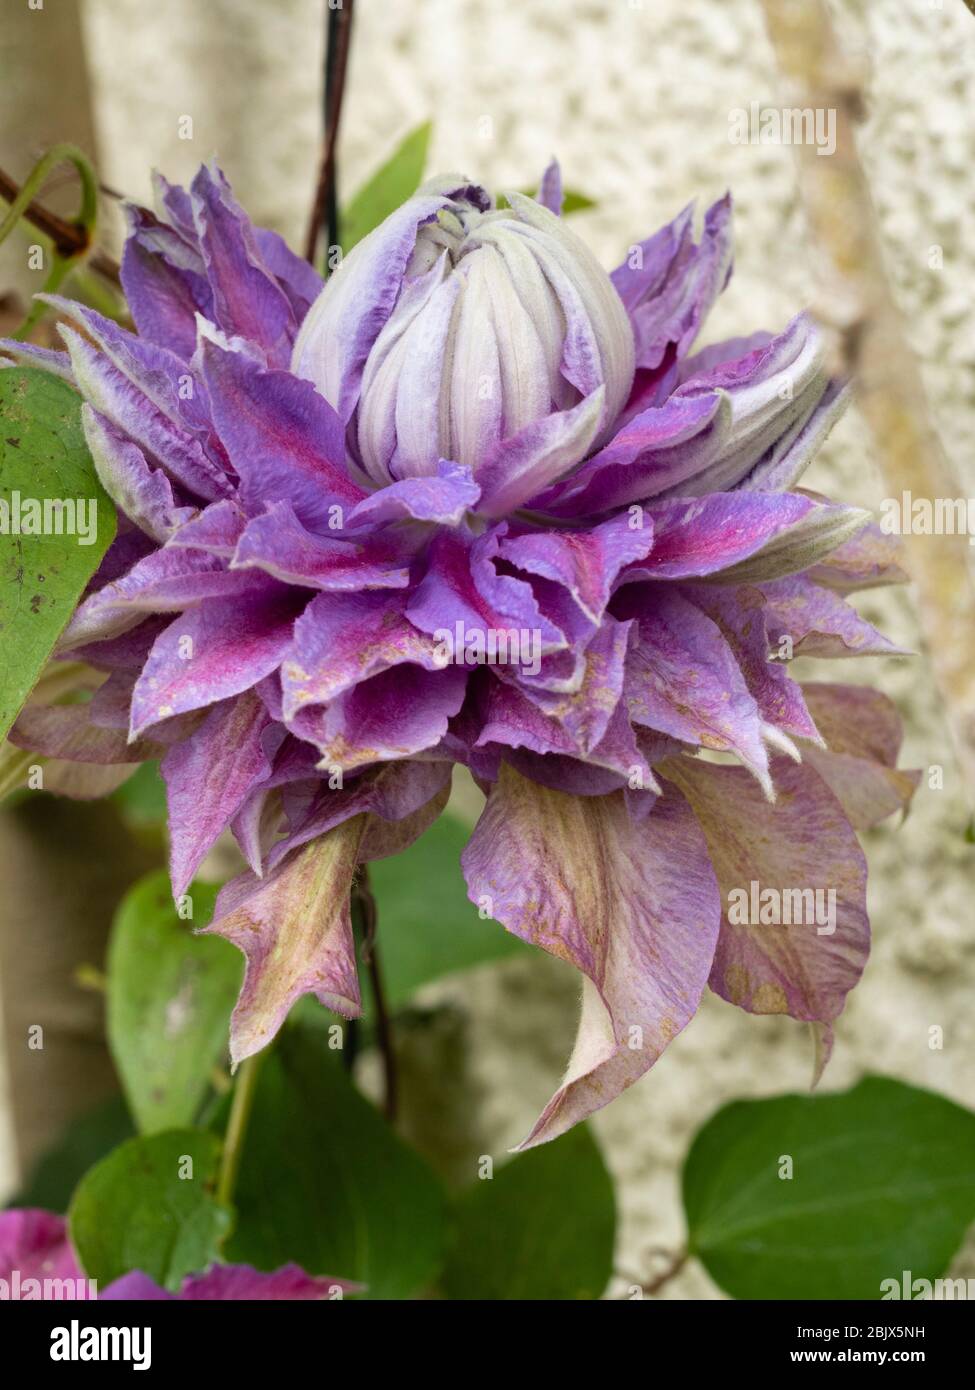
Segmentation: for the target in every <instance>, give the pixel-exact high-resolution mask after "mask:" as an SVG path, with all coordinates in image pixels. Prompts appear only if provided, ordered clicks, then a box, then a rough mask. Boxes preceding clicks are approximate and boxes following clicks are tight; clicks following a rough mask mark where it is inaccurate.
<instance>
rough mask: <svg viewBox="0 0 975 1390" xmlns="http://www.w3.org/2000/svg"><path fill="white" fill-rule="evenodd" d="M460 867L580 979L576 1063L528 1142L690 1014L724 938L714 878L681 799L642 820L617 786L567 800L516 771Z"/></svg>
mask: <svg viewBox="0 0 975 1390" xmlns="http://www.w3.org/2000/svg"><path fill="white" fill-rule="evenodd" d="M462 863H463V867H464V874H465V877H466V879H467V887H468V896H469V897H470V898H471V901H472V902H475V903H477V904H479V905H480V906H483V907H486V909H487V911H488V912H489V913H490V914H491V915H492V916H494V917H496V918H497V919H498V920H499V921H500V922H502V923H503V925H504V926H505V927H506V928H507V929H508V931H510V932H513V933H514V934H515V935H516V936H520V937H521V938H522V939H523V940H525V941H530V942H532V943H534V944H535V945H537V946H541V947H542V948H543V949H544V950H546V951H548V952H550V953H551V954H552V955H554V956H557V957H559V958H560V959H562V960H566V961H568V962H569V963H570V964H572V965H574V966H575V967H576V969H578V970H579V971H581V973H582V974H583V976H584V977H585V978H584V980H583V995H582V1014H581V1018H580V1022H579V1032H578V1035H577V1038H576V1044H575V1048H574V1050H573V1053H572V1057H571V1059H570V1061H569V1066H568V1070H567V1072H566V1074H565V1076H564V1078H563V1080H562V1083H561V1085H560V1086H559V1089H558V1090H557V1091H556V1093H555V1095H554V1096H553V1097H552V1099H551V1100H550V1101H549V1103H548V1105H547V1106H546V1107H545V1110H544V1111H543V1112H542V1115H541V1117H540V1118H539V1120H538V1122H537V1123H536V1125H535V1126H534V1128H533V1129H532V1131H531V1133H530V1134H529V1135H528V1137H527V1138H526V1139H525V1141H524V1143H523V1144H522V1145H521V1147H522V1148H530V1147H532V1146H534V1145H536V1144H541V1143H544V1142H545V1141H546V1140H549V1139H554V1138H556V1136H557V1135H559V1134H562V1133H564V1132H565V1130H567V1129H569V1128H570V1127H571V1126H572V1125H574V1124H576V1123H577V1122H578V1121H579V1120H583V1119H585V1118H586V1116H587V1115H591V1114H592V1113H593V1111H595V1110H598V1109H600V1108H601V1107H602V1106H604V1105H607V1104H608V1103H609V1102H610V1101H611V1100H614V1099H615V1098H616V1096H618V1095H619V1093H620V1092H621V1091H623V1090H625V1088H626V1087H627V1086H631V1085H632V1084H633V1082H635V1081H637V1080H639V1078H640V1077H641V1076H642V1075H643V1074H644V1073H645V1072H646V1071H647V1070H649V1068H650V1067H651V1066H653V1064H654V1062H655V1061H656V1060H657V1058H658V1057H659V1056H660V1054H661V1052H663V1050H664V1048H665V1047H666V1046H667V1044H668V1043H669V1042H670V1041H671V1040H672V1039H673V1038H674V1037H675V1036H676V1035H677V1034H678V1033H679V1032H680V1031H681V1029H682V1028H683V1027H684V1026H685V1024H687V1023H688V1022H689V1021H690V1019H691V1018H692V1017H693V1015H694V1013H695V1012H696V1010H697V1007H698V1004H699V1002H700V999H701V994H702V991H703V989H704V986H705V983H706V982H707V978H708V972H709V970H710V968H711V961H712V958H713V955H714V950H715V943H716V941H717V937H718V924H719V920H720V911H721V909H720V902H719V898H718V891H717V884H716V883H715V879H714V874H713V872H712V869H711V865H710V862H709V860H708V855H707V849H706V846H705V842H704V837H703V835H702V834H701V832H700V829H699V828H698V826H697V823H696V821H695V818H694V816H693V815H692V813H691V811H690V808H689V807H688V806H687V805H686V803H685V802H684V801H683V800H682V799H681V798H680V797H679V796H675V795H673V794H672V793H671V794H670V795H669V796H667V797H664V798H661V799H660V800H658V802H657V803H656V804H655V806H654V808H653V810H652V812H651V814H650V815H649V816H648V817H647V818H646V819H645V820H644V821H643V822H642V823H640V824H636V823H634V822H633V821H632V820H631V819H630V817H629V814H628V812H627V809H626V804H625V801H624V798H623V795H622V793H621V792H614V793H612V794H611V795H609V796H602V797H586V798H584V797H573V796H567V795H565V794H564V793H562V792H556V791H549V790H547V789H545V788H543V787H539V786H537V785H536V784H535V783H534V782H530V781H528V780H527V779H526V778H523V777H521V776H519V774H518V773H516V772H515V771H514V770H513V769H511V768H510V767H505V768H503V769H502V772H501V777H500V780H499V781H498V782H497V784H496V785H495V786H494V787H493V788H492V790H491V794H490V796H489V798H488V803H487V806H486V807H485V809H484V813H483V814H482V816H481V819H480V820H479V822H478V824H477V826H476V827H475V830H474V833H473V835H472V837H471V841H470V843H469V844H468V846H467V848H466V850H465V851H464V854H463V856H462Z"/></svg>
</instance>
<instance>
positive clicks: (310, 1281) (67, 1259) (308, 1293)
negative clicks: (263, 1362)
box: [0, 1207, 362, 1302]
mask: <svg viewBox="0 0 975 1390" xmlns="http://www.w3.org/2000/svg"><path fill="white" fill-rule="evenodd" d="M0 1282H2V1283H3V1286H4V1297H5V1298H11V1299H24V1300H27V1299H31V1300H33V1299H61V1298H72V1299H81V1300H87V1299H90V1298H93V1297H96V1296H97V1297H98V1298H99V1299H114V1300H123V1301H126V1302H134V1301H138V1302H145V1301H146V1300H152V1301H154V1302H162V1301H166V1300H170V1299H183V1300H186V1301H189V1302H201V1301H208V1302H214V1301H219V1302H228V1301H238V1300H246V1301H249V1302H257V1301H262V1302H263V1301H267V1300H273V1301H278V1302H280V1301H282V1300H290V1301H292V1302H296V1301H307V1300H311V1299H319V1300H320V1299H334V1298H336V1297H342V1295H343V1294H346V1293H356V1292H358V1291H359V1290H360V1289H361V1287H362V1286H361V1285H359V1284H352V1283H349V1281H348V1280H344V1279H329V1278H325V1277H314V1276H312V1275H310V1274H306V1273H305V1271H304V1270H303V1269H300V1268H299V1266H298V1265H295V1264H289V1265H282V1266H281V1268H280V1269H276V1270H272V1271H271V1272H269V1273H265V1272H264V1271H262V1270H259V1269H254V1268H252V1267H251V1266H250V1265H217V1264H215V1265H211V1266H210V1268H209V1269H206V1270H204V1271H203V1272H202V1273H200V1274H189V1275H187V1276H186V1278H185V1279H183V1281H182V1283H181V1285H180V1291H179V1293H170V1292H169V1291H168V1290H167V1289H164V1288H161V1287H160V1286H159V1285H158V1284H157V1283H156V1282H155V1280H154V1279H150V1278H149V1276H148V1275H147V1274H143V1273H142V1272H141V1271H140V1270H133V1271H132V1272H131V1273H129V1274H123V1275H121V1276H120V1277H119V1278H118V1279H114V1280H113V1281H112V1282H111V1284H109V1285H108V1286H107V1287H106V1288H104V1289H101V1290H98V1289H96V1287H95V1286H94V1285H93V1283H92V1282H91V1281H89V1279H88V1278H87V1276H86V1275H85V1273H84V1271H83V1270H82V1268H81V1265H80V1264H79V1263H78V1259H77V1256H76V1255H75V1253H74V1249H73V1248H72V1245H71V1242H70V1240H69V1238H68V1227H67V1222H66V1221H65V1220H64V1217H62V1216H56V1215H55V1214H54V1213H53V1212H49V1211H42V1210H40V1209H39V1208H29V1207H28V1208H19V1209H18V1208H11V1209H10V1210H8V1211H4V1212H0Z"/></svg>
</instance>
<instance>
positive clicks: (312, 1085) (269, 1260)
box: [226, 1027, 444, 1298]
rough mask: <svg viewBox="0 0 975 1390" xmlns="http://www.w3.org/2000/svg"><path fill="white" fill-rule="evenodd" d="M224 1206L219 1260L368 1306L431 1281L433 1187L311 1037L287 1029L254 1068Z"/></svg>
mask: <svg viewBox="0 0 975 1390" xmlns="http://www.w3.org/2000/svg"><path fill="white" fill-rule="evenodd" d="M234 1200H235V1204H236V1207H237V1225H236V1228H235V1230H234V1233H233V1235H232V1236H231V1238H230V1240H229V1241H228V1243H227V1247H226V1255H227V1258H228V1259H229V1260H237V1261H243V1262H245V1263H248V1264H253V1265H256V1266H257V1267H258V1268H259V1269H274V1268H276V1267H277V1266H278V1265H281V1264H283V1263H285V1262H286V1261H287V1260H294V1261H296V1262H297V1263H298V1264H300V1265H301V1267H302V1268H303V1269H306V1270H308V1271H309V1273H312V1274H332V1275H335V1276H336V1277H338V1278H343V1279H356V1280H359V1281H361V1282H362V1283H364V1284H366V1285H367V1286H368V1287H367V1291H366V1294H365V1296H366V1297H367V1298H407V1297H409V1296H410V1295H411V1294H415V1293H417V1292H419V1291H420V1290H422V1289H423V1288H424V1287H425V1286H426V1285H428V1284H430V1283H432V1282H433V1280H434V1279H435V1278H436V1276H437V1274H438V1273H439V1269H440V1263H441V1258H442V1250H443V1239H444V1195H443V1191H442V1189H441V1186H440V1183H439V1181H438V1180H437V1178H436V1177H435V1176H434V1174H433V1173H432V1172H431V1171H430V1169H429V1168H428V1167H427V1166H426V1164H425V1163H424V1162H423V1160H422V1159H421V1158H420V1157H419V1155H418V1154H416V1153H414V1151H413V1150H412V1149H410V1148H408V1147H407V1146H406V1145H405V1144H404V1143H403V1142H402V1141H401V1140H400V1139H398V1138H397V1136H396V1135H395V1134H394V1133H393V1131H392V1130H391V1129H390V1128H389V1126H388V1125H387V1124H386V1122H385V1121H384V1120H383V1119H382V1118H381V1116H380V1115H379V1113H378V1112H377V1111H376V1110H375V1109H374V1107H373V1106H372V1105H370V1104H369V1102H368V1101H367V1100H366V1099H365V1098H364V1097H363V1096H362V1095H360V1094H359V1092H358V1091H357V1090H356V1089H355V1087H354V1086H353V1085H352V1082H351V1080H350V1079H349V1076H348V1074H347V1073H346V1071H345V1069H344V1068H343V1066H342V1064H341V1060H340V1054H339V1053H337V1052H331V1051H330V1050H329V1047H328V1043H327V1041H326V1036H325V1035H324V1034H321V1033H317V1032H315V1031H313V1030H305V1029H300V1028H295V1027H291V1028H286V1029H285V1030H284V1031H283V1032H282V1033H281V1035H280V1037H279V1039H278V1042H277V1044H276V1045H275V1048H274V1050H273V1051H272V1052H270V1053H269V1054H268V1055H267V1057H266V1058H265V1059H264V1061H263V1063H262V1065H261V1071H260V1075H259V1078H258V1082H257V1096H256V1099H255V1103H254V1109H253V1112H252V1114H251V1120H250V1125H249V1128H248V1132H247V1142H246V1145H245V1147H244V1155H243V1161H242V1163H241V1167H240V1172H239V1175H238V1178H237V1187H236V1193H235V1198H234Z"/></svg>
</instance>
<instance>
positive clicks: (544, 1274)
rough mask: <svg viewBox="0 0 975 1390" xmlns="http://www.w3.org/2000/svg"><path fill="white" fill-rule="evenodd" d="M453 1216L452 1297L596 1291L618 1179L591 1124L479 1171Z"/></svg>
mask: <svg viewBox="0 0 975 1390" xmlns="http://www.w3.org/2000/svg"><path fill="white" fill-rule="evenodd" d="M455 1217H456V1219H455V1232H454V1239H453V1242H452V1244H451V1249H450V1253H449V1255H448V1258H447V1265H446V1268H445V1270H444V1276H443V1280H442V1283H443V1289H444V1292H445V1293H446V1294H447V1296H448V1298H454V1299H490V1300H498V1299H522V1300H524V1299H534V1298H539V1299H541V1298H551V1299H580V1298H581V1299H592V1298H598V1297H599V1295H600V1294H601V1293H602V1291H603V1289H604V1288H605V1287H606V1284H607V1283H608V1281H609V1276H610V1274H611V1273H612V1262H613V1240H614V1235H615V1229H616V1203H615V1200H614V1197H613V1182H612V1179H611V1178H610V1176H609V1173H608V1172H607V1171H606V1165H605V1164H604V1163H603V1158H602V1154H601V1153H600V1152H599V1149H598V1148H597V1147H596V1143H595V1141H594V1139H593V1138H592V1136H591V1135H590V1133H589V1131H588V1129H587V1128H586V1127H585V1125H578V1126H576V1128H575V1129H573V1130H570V1131H569V1133H568V1134H564V1135H563V1136H562V1137H561V1138H560V1139H556V1140H554V1141H553V1142H552V1143H551V1144H542V1145H541V1146H540V1147H539V1148H537V1149H530V1150H529V1151H528V1152H527V1153H524V1154H519V1155H518V1157H517V1158H514V1159H512V1160H511V1161H510V1162H508V1163H506V1164H505V1165H504V1166H503V1167H502V1168H499V1169H498V1171H497V1173H496V1174H495V1175H494V1177H492V1178H486V1177H485V1178H480V1179H478V1181H476V1182H475V1183H474V1184H473V1186H472V1187H470V1188H469V1189H468V1190H467V1192H465V1193H464V1194H463V1195H462V1196H461V1197H460V1199H459V1200H458V1203H457V1207H456V1213H455Z"/></svg>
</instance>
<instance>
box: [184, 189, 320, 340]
mask: <svg viewBox="0 0 975 1390" xmlns="http://www.w3.org/2000/svg"><path fill="white" fill-rule="evenodd" d="M190 196H191V200H192V207H193V220H194V222H195V225H196V231H197V235H198V236H199V239H200V251H201V254H202V256H203V263H204V265H205V267H206V273H207V279H208V280H209V282H210V288H211V290H212V292H213V318H214V321H215V322H216V323H217V324H218V325H219V326H220V328H222V329H223V330H224V332H225V333H230V334H237V335H239V336H240V337H242V338H247V339H249V340H250V341H251V342H255V343H260V345H261V347H263V348H264V349H265V351H266V352H267V354H268V359H269V361H271V362H272V363H273V364H274V365H276V366H282V367H283V366H286V365H287V363H288V359H289V357H290V355H291V343H292V341H293V339H294V334H295V331H296V324H295V318H294V314H293V313H292V312H291V304H290V302H289V300H288V298H287V296H286V295H285V293H284V291H283V290H282V289H281V287H280V285H279V284H278V283H277V281H276V280H275V279H274V277H273V276H271V275H269V274H268V272H267V270H266V269H265V267H264V265H263V264H262V262H261V256H260V252H259V251H258V249H257V242H256V241H255V238H254V229H253V227H252V226H251V223H250V220H249V219H248V217H247V216H246V215H245V213H244V212H243V210H242V209H241V207H240V206H239V205H238V203H237V202H236V200H235V199H234V196H233V194H232V193H231V191H230V187H229V185H228V184H227V181H226V179H225V178H224V176H223V174H222V173H221V172H220V170H219V169H217V168H216V167H215V166H212V167H208V166H207V165H204V166H203V167H202V168H201V169H200V170H199V172H198V173H197V175H196V177H195V178H194V180H193V184H192V187H191V191H190Z"/></svg>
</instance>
